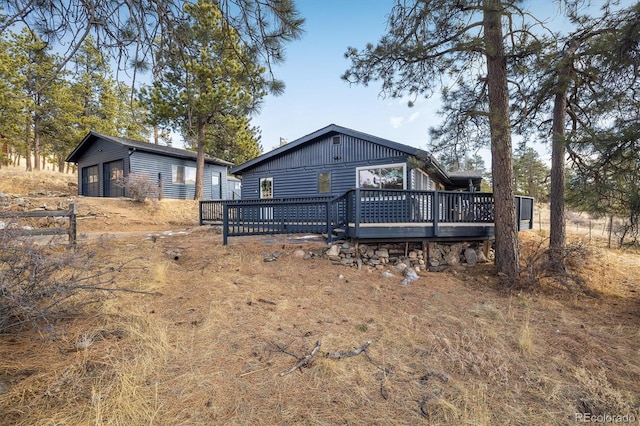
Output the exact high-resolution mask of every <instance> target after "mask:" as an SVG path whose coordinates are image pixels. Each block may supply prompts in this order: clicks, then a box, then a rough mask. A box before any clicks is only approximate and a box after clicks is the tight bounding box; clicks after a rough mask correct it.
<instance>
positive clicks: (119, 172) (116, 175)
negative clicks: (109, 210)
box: [102, 160, 124, 197]
mask: <svg viewBox="0 0 640 426" xmlns="http://www.w3.org/2000/svg"><path fill="white" fill-rule="evenodd" d="M123 164H124V162H123V161H122V160H118V161H112V162H110V163H104V174H103V175H102V176H103V177H104V196H105V197H122V196H124V187H123V186H122V183H123V182H122V177H123V168H124V166H123Z"/></svg>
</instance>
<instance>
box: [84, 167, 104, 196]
mask: <svg viewBox="0 0 640 426" xmlns="http://www.w3.org/2000/svg"><path fill="white" fill-rule="evenodd" d="M81 194H82V195H84V196H85V197H99V196H100V185H99V182H98V166H89V167H83V168H82V192H81Z"/></svg>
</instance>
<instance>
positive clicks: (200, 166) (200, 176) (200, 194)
mask: <svg viewBox="0 0 640 426" xmlns="http://www.w3.org/2000/svg"><path fill="white" fill-rule="evenodd" d="M205 126H206V122H205V121H204V120H199V121H198V157H197V159H196V187H195V191H194V194H193V199H194V200H202V198H204V191H203V181H204V143H205Z"/></svg>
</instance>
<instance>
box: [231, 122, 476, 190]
mask: <svg viewBox="0 0 640 426" xmlns="http://www.w3.org/2000/svg"><path fill="white" fill-rule="evenodd" d="M387 165H403V171H404V176H403V182H402V183H403V185H402V186H400V181H399V180H398V173H397V171H395V172H394V171H389V170H387V171H385V172H384V173H386V174H385V176H384V178H383V177H382V175H380V174H379V173H378V172H377V171H372V170H363V171H361V172H359V171H358V169H359V168H364V169H367V168H370V167H376V166H387ZM414 169H415V170H419V171H420V172H419V173H420V176H418V175H416V173H415V172H414ZM367 172H368V173H367ZM231 173H235V174H237V175H240V176H242V198H243V199H257V198H260V180H261V179H265V178H270V179H271V180H272V183H273V185H272V188H271V189H272V194H273V197H274V198H291V197H305V196H323V195H326V196H338V195H341V194H344V193H345V192H347V191H349V190H351V189H353V188H356V187H358V186H360V182H358V181H357V178H358V177H357V175H358V174H360V177H359V179H361V180H362V182H365V181H366V182H368V186H369V187H372V186H373V187H376V186H377V187H381V186H382V187H386V188H397V189H408V190H426V189H436V188H441V189H445V188H451V189H455V190H461V189H462V190H463V189H466V188H467V187H468V185H467V177H470V176H467V175H465V174H462V175H461V178H460V179H459V180H460V181H464V182H463V183H464V185H462V186H460V185H458V183H457V182H455V183H454V182H453V181H452V180H451V178H450V176H449V174H448V173H447V172H446V171H444V169H443V168H442V166H441V165H440V164H439V163H438V162H437V161H436V159H435V158H434V157H433V156H432V155H431V154H429V153H427V152H426V151H423V150H420V149H417V148H413V147H410V146H407V145H403V144H399V143H396V142H393V141H389V140H386V139H382V138H378V137H376V136H372V135H368V134H366V133H362V132H358V131H355V130H351V129H348V128H345V127H341V126H337V125H335V124H331V125H329V126H327V127H325V128H323V129H320V130H317V131H315V132H313V133H310V134H308V135H306V136H303V137H302V138H299V139H297V140H295V141H293V142H290V143H288V144H286V145H284V146H281V147H279V148H276V149H274V150H273V151H271V152H268V153H265V154H263V155H261V156H259V157H256V158H254V159H252V160H250V161H248V162H246V163H244V164H241V165H239V166H236V167H233V168H232V169H231ZM321 173H330V182H331V188H330V192H322V193H321V192H320V191H319V179H318V177H319V175H320V174H321ZM463 178H464V179H463ZM478 182H479V181H478ZM431 187H433V188H431Z"/></svg>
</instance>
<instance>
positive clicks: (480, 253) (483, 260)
mask: <svg viewBox="0 0 640 426" xmlns="http://www.w3.org/2000/svg"><path fill="white" fill-rule="evenodd" d="M476 254H477V255H478V263H487V262H488V261H489V259H487V256H485V255H484V251H483V250H478V251H477V252H476Z"/></svg>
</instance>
